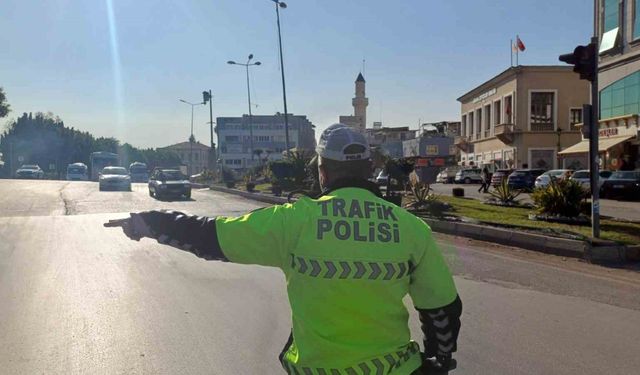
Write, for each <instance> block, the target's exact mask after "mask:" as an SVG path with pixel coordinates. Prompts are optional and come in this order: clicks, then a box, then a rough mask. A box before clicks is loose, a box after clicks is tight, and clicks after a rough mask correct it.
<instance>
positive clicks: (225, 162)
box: [224, 159, 233, 165]
mask: <svg viewBox="0 0 640 375" xmlns="http://www.w3.org/2000/svg"><path fill="white" fill-rule="evenodd" d="M224 164H225V165H233V160H231V159H227V160H225V161H224Z"/></svg>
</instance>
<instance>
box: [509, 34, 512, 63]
mask: <svg viewBox="0 0 640 375" xmlns="http://www.w3.org/2000/svg"><path fill="white" fill-rule="evenodd" d="M509 54H510V55H511V67H512V68H513V39H511V40H510V41H509Z"/></svg>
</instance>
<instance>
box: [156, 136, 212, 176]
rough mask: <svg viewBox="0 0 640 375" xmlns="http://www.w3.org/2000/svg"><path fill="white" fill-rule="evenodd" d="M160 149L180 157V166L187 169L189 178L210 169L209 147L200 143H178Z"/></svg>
mask: <svg viewBox="0 0 640 375" xmlns="http://www.w3.org/2000/svg"><path fill="white" fill-rule="evenodd" d="M161 149H163V150H170V151H173V152H175V153H176V154H177V155H178V156H179V157H180V160H181V161H182V165H185V166H186V167H187V173H188V174H189V175H190V176H191V175H194V174H198V173H200V172H202V171H204V170H205V169H210V168H209V167H210V165H209V164H210V163H209V158H210V156H211V147H209V146H207V145H204V144H202V143H200V142H197V141H195V142H180V143H176V144H174V145H171V146H167V147H162V148H161Z"/></svg>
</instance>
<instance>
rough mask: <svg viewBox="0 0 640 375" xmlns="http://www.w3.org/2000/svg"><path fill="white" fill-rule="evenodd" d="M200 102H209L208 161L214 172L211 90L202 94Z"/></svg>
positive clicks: (214, 147)
mask: <svg viewBox="0 0 640 375" xmlns="http://www.w3.org/2000/svg"><path fill="white" fill-rule="evenodd" d="M202 100H203V102H204V103H205V104H206V103H207V102H209V126H210V129H211V152H210V155H209V160H210V162H211V165H210V167H211V169H212V170H214V171H215V163H216V144H215V143H213V95H212V94H211V89H209V91H203V92H202Z"/></svg>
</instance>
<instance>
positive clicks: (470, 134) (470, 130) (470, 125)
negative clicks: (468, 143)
mask: <svg viewBox="0 0 640 375" xmlns="http://www.w3.org/2000/svg"><path fill="white" fill-rule="evenodd" d="M473 121H474V118H473V112H471V113H469V121H468V122H467V137H468V138H471V137H473V126H474V123H473Z"/></svg>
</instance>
